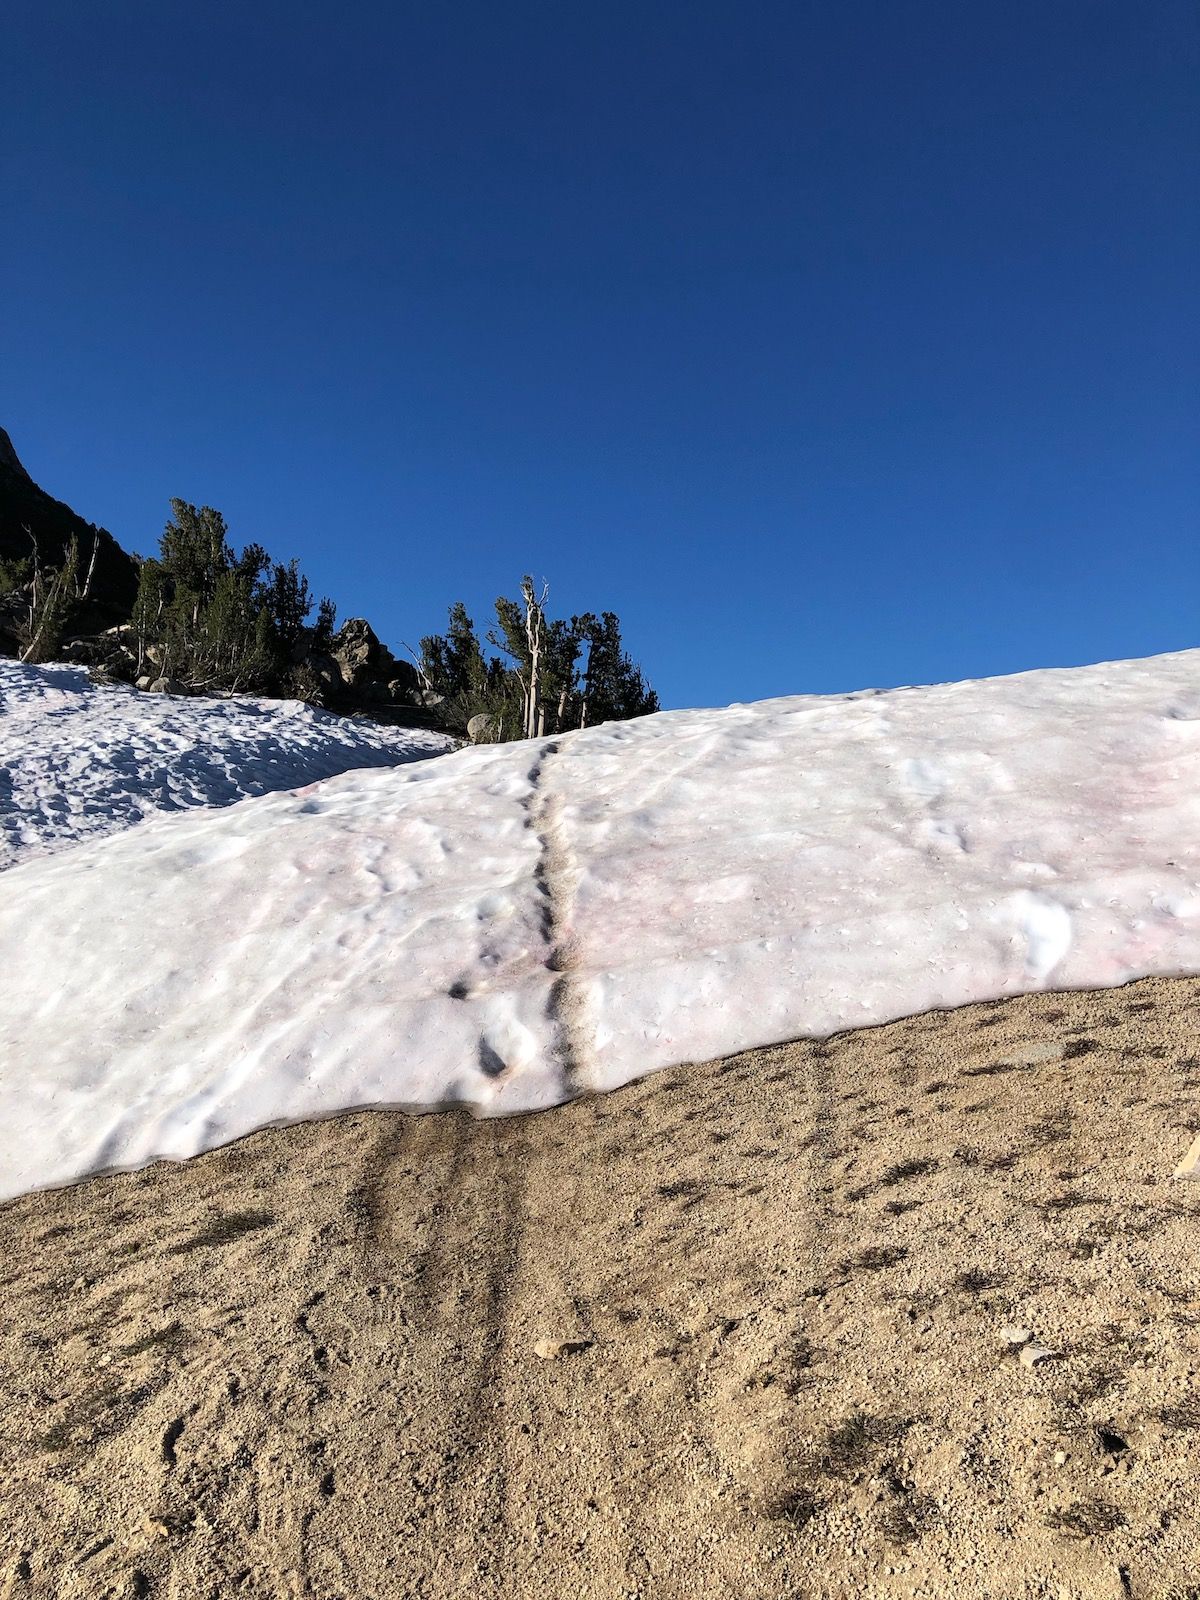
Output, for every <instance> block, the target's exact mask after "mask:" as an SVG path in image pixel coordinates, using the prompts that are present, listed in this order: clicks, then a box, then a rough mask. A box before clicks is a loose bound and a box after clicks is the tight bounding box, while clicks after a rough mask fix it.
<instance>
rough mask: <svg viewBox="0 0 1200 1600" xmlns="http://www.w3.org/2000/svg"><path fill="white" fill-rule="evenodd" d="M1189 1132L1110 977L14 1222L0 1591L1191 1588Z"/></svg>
mask: <svg viewBox="0 0 1200 1600" xmlns="http://www.w3.org/2000/svg"><path fill="white" fill-rule="evenodd" d="M1198 1127H1200V982H1197V981H1192V980H1177V981H1174V982H1164V981H1149V982H1145V983H1139V984H1135V985H1133V986H1131V987H1130V988H1128V989H1124V990H1121V991H1118V992H1109V993H1103V994H1093V995H1046V996H1039V997H1035V998H1032V999H1022V1000H1014V1001H1007V1002H1004V1003H1002V1004H999V1005H995V1006H976V1007H971V1008H968V1009H965V1010H962V1011H958V1012H953V1013H934V1014H930V1015H926V1016H922V1017H917V1018H915V1019H912V1020H909V1021H905V1022H900V1023H896V1024H894V1025H893V1026H890V1027H886V1028H880V1029H876V1030H872V1031H869V1032H861V1033H856V1034H852V1035H846V1036H843V1037H841V1038H838V1039H834V1040H831V1041H829V1042H828V1043H827V1044H824V1045H821V1044H797V1045H791V1046H787V1047H782V1048H777V1049H772V1050H763V1051H758V1052H754V1053H752V1054H748V1055H744V1056H739V1057H737V1058H734V1059H732V1060H728V1061H721V1062H711V1063H707V1064H704V1065H696V1066H689V1067H685V1068H681V1069H679V1070H677V1071H673V1072H670V1073H662V1074H659V1075H656V1076H654V1077H651V1078H649V1079H647V1080H646V1081H644V1082H643V1083H640V1084H637V1085H634V1086H632V1087H630V1088H628V1089H625V1090H622V1091H621V1092H619V1093H616V1094H613V1095H610V1096H607V1097H605V1098H600V1099H593V1100H586V1101H580V1102H577V1103H575V1104H573V1105H570V1106H566V1107H562V1108H559V1109H558V1110H555V1111H551V1112H546V1113H544V1114H542V1115H540V1116H536V1117H529V1118H524V1119H519V1120H514V1121H509V1122H492V1123H487V1122H484V1123H479V1122H473V1121H471V1120H470V1119H469V1118H467V1117H465V1116H460V1115H442V1116H430V1117H425V1118H407V1117H404V1116H401V1115H394V1114H384V1113H372V1114H366V1115H357V1116H353V1117H348V1118H345V1119H343V1120H339V1121H336V1122H329V1123H323V1124H318V1125H315V1126H314V1125H309V1126H304V1127H297V1128H291V1129H286V1130H276V1131H271V1132H267V1133H262V1134H258V1135H255V1136H254V1137H253V1138H250V1139H247V1140H244V1141H242V1142H241V1143H239V1144H237V1145H234V1146H231V1147H230V1148H228V1149H225V1150H221V1151H218V1152H216V1153H214V1154H212V1155H208V1156H202V1157H199V1158H197V1159H196V1160H194V1161H192V1162H190V1163H188V1164H186V1165H184V1166H169V1165H160V1166H158V1167H156V1168H154V1169H152V1170H150V1171H147V1172H144V1173H141V1174H137V1175H134V1176H124V1177H113V1178H103V1179H95V1180H92V1181H90V1182H88V1183H86V1184H83V1185H80V1186H79V1187H77V1188H74V1189H70V1190H65V1191H60V1192H57V1193H51V1194H40V1195H33V1196H29V1197H27V1198H25V1199H22V1200H19V1201H17V1202H15V1203H12V1204H10V1205H8V1206H6V1207H4V1208H3V1210H2V1211H0V1246H2V1248H3V1256H2V1272H3V1285H2V1293H0V1389H2V1391H3V1394H4V1413H3V1420H2V1440H0V1594H2V1595H4V1596H6V1597H10V1600H26V1597H28V1600H43V1597H45V1600H50V1597H54V1600H66V1597H68V1596H69V1597H72V1600H74V1597H81V1600H82V1597H86V1600H104V1597H116V1596H121V1597H135V1596H154V1597H176V1600H200V1597H203V1600H209V1597H211V1600H218V1597H222V1600H223V1597H226V1596H256V1597H257V1596H262V1597H271V1600H275V1597H312V1600H393V1597H400V1596H404V1597H414V1600H415V1597H421V1600H459V1597H462V1596H472V1597H478V1600H490V1597H493V1596H504V1597H511V1600H525V1597H529V1600H568V1597H569V1600H574V1597H580V1600H591V1597H597V1600H598V1597H605V1600H630V1597H640V1600H676V1597H680V1600H683V1597H686V1600H700V1597H705V1600H707V1597H714V1600H715V1597H718V1596H720V1597H723V1600H724V1597H730V1596H736V1597H742V1596H752V1597H764V1600H775V1597H778V1600H784V1597H788V1600H800V1597H805V1596H813V1597H817V1596H821V1597H824V1596H831V1597H832V1596H855V1597H858V1596H863V1595H867V1596H874V1595H878V1596H893V1595H902V1596H911V1595H926V1596H932V1595H939V1596H940V1595H954V1596H962V1597H968V1596H994V1597H996V1600H1021V1597H1026V1596H1029V1597H1032V1596H1043V1595H1044V1596H1053V1597H1055V1600H1060V1597H1076V1596H1078V1597H1086V1600H1103V1597H1107V1596H1114V1597H1119V1596H1134V1597H1137V1600H1143V1597H1144V1600H1185V1597H1188V1596H1191V1597H1196V1596H1200V1524H1198V1517H1197V1468H1198V1467H1200V1376H1198V1372H1200V1184H1189V1183H1181V1182H1174V1181H1173V1180H1172V1177H1171V1174H1172V1170H1173V1168H1174V1167H1175V1165H1176V1164H1177V1162H1178V1161H1179V1159H1180V1157H1181V1155H1182V1153H1183V1152H1184V1150H1185V1149H1186V1148H1187V1146H1188V1145H1189V1143H1190V1142H1191V1139H1192V1136H1193V1132H1194V1131H1195V1130H1196V1129H1197V1128H1198ZM1008 1324H1019V1325H1021V1326H1023V1327H1025V1328H1027V1329H1028V1330H1030V1331H1031V1333H1032V1334H1033V1336H1034V1338H1035V1339H1036V1341H1038V1342H1040V1343H1041V1344H1042V1345H1044V1346H1046V1347H1048V1348H1049V1349H1050V1350H1051V1351H1053V1352H1054V1354H1053V1355H1051V1356H1048V1357H1046V1358H1045V1359H1044V1360H1042V1361H1040V1362H1038V1363H1037V1364H1036V1365H1034V1366H1033V1367H1032V1368H1029V1367H1026V1366H1024V1365H1022V1364H1021V1362H1020V1361H1019V1359H1018V1357H1017V1354H1016V1350H1015V1349H1014V1348H1010V1347H1009V1346H1008V1345H1007V1344H1006V1343H1005V1340H1004V1337H1003V1335H1002V1332H1001V1330H1002V1329H1003V1328H1004V1327H1005V1326H1006V1325H1008ZM546 1341H549V1343H546Z"/></svg>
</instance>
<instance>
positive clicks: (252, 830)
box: [0, 651, 1200, 1195]
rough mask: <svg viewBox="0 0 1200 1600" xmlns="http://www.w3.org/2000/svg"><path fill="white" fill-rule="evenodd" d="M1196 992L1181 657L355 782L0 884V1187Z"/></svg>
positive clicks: (1195, 857)
mask: <svg viewBox="0 0 1200 1600" xmlns="http://www.w3.org/2000/svg"><path fill="white" fill-rule="evenodd" d="M1197 971H1200V652H1198V651H1192V652H1186V653H1181V654H1177V655H1171V656H1161V657H1157V658H1154V659H1151V660H1148V661H1135V662H1123V663H1116V664H1109V665H1104V666H1098V667H1088V668H1082V669H1078V670H1073V671H1046V672H1033V673H1026V674H1023V675H1021V676H1018V677H1012V678H1000V679H989V680H983V681H977V682H969V683H960V684H947V685H940V686H936V687H932V688H923V689H905V690H895V691H891V692H887V693H864V694H857V695H849V696H838V697H828V698H813V697H804V698H794V699H780V700H772V701H765V702H763V703H761V704H758V705H748V706H732V707H730V708H729V709H727V710H723V711H689V712H666V713H662V714H660V715H658V716H654V717H648V718H645V719H643V720H641V721H639V722H635V723H616V724H607V725H605V726H602V727H598V728H593V729H588V730H587V731H585V732H583V733H578V734H572V735H567V736H564V737H562V738H559V739H548V740H541V741H538V742H536V743H531V744H521V745H507V746H499V747H491V748H485V749H478V750H468V751H463V752H460V753H458V754H456V755H451V756H448V757H446V758H445V759H443V760H439V761H436V762H427V763H422V764H417V765H413V766H408V767H404V768H401V769H399V770H393V771H388V772H354V773H348V774H346V775H344V776H342V777H338V778H333V779H330V780H328V781H326V782H324V783H320V784H317V785H314V786H312V787H310V788H309V789H308V790H306V791H302V792H300V793H296V794H274V795H269V796H267V797H265V798H263V799H259V800H253V801H248V802H246V803H244V804H241V805H238V806H234V807H232V808H231V809H228V810H226V811H223V812H220V813H208V814H204V813H198V812H192V813H189V814H184V815H180V816H176V817H168V818H160V819H158V820H155V821H152V822H149V823H147V824H145V825H144V826H142V827H140V828H137V829H135V830H132V831H129V832H127V833H125V834H123V835H121V836H119V837H117V838H113V839H107V840H102V841H99V842H97V843H94V844H85V845H82V846H80V847H79V848H77V849H75V850H73V851H71V852H68V853H65V854H63V855H60V856H58V857H55V858H52V859H49V860H45V861H31V862H28V863H26V864H24V865H22V866H18V867H17V868H15V869H14V870H13V871H11V872H9V873H8V874H7V875H5V876H4V878H3V879H0V973H2V974H3V981H4V990H3V994H2V996H0V1062H2V1063H3V1071H2V1075H0V1193H3V1194H6V1195H9V1194H13V1193H16V1192H19V1191H21V1190H24V1189H27V1188H32V1187H36V1186H39V1185H48V1184H55V1183H63V1182H67V1181H70V1180H71V1179H73V1178H75V1177H78V1176H80V1175H83V1174H85V1173H89V1172H95V1171H100V1170H104V1169H107V1168H113V1167H133V1166H138V1165H141V1164H143V1163H145V1162H148V1161H150V1160H153V1159H154V1158H155V1157H158V1156H174V1157H183V1156H188V1155H191V1154H193V1153H195V1152H198V1151H200V1150H204V1149H209V1148H211V1147H213V1146H215V1145H218V1144H221V1143H223V1142H225V1141H227V1140H229V1139H232V1138H235V1137H237V1136H238V1135H240V1134H243V1133H246V1132H248V1131H250V1130H252V1129H254V1128H256V1127H261V1126H264V1125H266V1124H270V1123H274V1122H280V1121H293V1120H298V1119H302V1118H308V1117H317V1116H324V1115H329V1114H332V1113H334V1112H336V1111H339V1110H344V1109H348V1108H350V1107H357V1106H366V1105H398V1106H405V1107H409V1108H413V1109H427V1108H430V1107H433V1106H438V1105H444V1104H447V1103H450V1102H454V1101H463V1102H467V1103H469V1104H470V1105H472V1106H473V1107H475V1108H476V1109H478V1110H479V1111H481V1112H484V1113H489V1114H498V1113H505V1112H510V1111H525V1110H530V1109H533V1108H536V1107H540V1106H546V1105H550V1104H552V1103H554V1102H556V1101H558V1100H561V1099H563V1098H564V1097H566V1096H568V1095H571V1094H575V1093H579V1092H582V1091H584V1090H587V1089H610V1088H613V1087H615V1086H617V1085H618V1084H621V1083H624V1082H627V1081H628V1080H630V1079H631V1078H634V1077H636V1076H639V1075H640V1074H642V1073H645V1072H649V1071H652V1070H654V1069H656V1068H660V1067H664V1066H667V1065H669V1064H673V1063H677V1062H681V1061H687V1060H695V1059H702V1058H707V1057H711V1056H715V1055H718V1054H722V1053H726V1052H729V1051H732V1050H736V1049H740V1048H747V1047H750V1046H753V1045H758V1044H763V1043H768V1042H771V1041H774V1040H779V1039H784V1038H788V1037H798V1036H801V1035H818V1036H819V1035H825V1034H828V1033H831V1032H836V1031H838V1030H840V1029H843V1028H848V1027H855V1026H860V1025H863V1024H870V1023H876V1022H882V1021H885V1020H889V1019H892V1018H896V1017H899V1016H902V1015H905V1014H908V1013H912V1012H916V1011H921V1010H924V1009H926V1008H928V1007H932V1006H957V1005H961V1004H963V1003H965V1002H967V1001H974V1000H981V999H988V998H993V997H998V996H1001V995H1007V994H1014V993H1018V992H1023V991H1029V990H1035V989H1041V988H1093V987H1103V986H1106V985H1112V984H1119V983H1123V982H1125V981H1127V980H1128V979H1130V978H1132V977H1135V976H1142V975H1148V974H1160V975H1171V974H1177V973H1183V972H1197Z"/></svg>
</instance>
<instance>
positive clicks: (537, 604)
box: [521, 577, 550, 739]
mask: <svg viewBox="0 0 1200 1600" xmlns="http://www.w3.org/2000/svg"><path fill="white" fill-rule="evenodd" d="M549 594H550V585H549V584H548V583H543V584H542V592H541V594H538V592H537V590H536V589H535V588H534V586H533V579H532V578H528V577H526V578H522V580H521V600H522V602H523V604H524V606H525V639H526V642H527V644H528V646H529V683H528V686H525V684H524V681H523V680H522V688H523V689H524V700H525V737H526V738H527V739H533V738H535V737H536V735H537V732H538V688H539V686H540V680H541V658H542V645H543V643H544V642H545V638H546V600H547V597H548V596H549ZM544 726H545V719H544V717H543V727H544Z"/></svg>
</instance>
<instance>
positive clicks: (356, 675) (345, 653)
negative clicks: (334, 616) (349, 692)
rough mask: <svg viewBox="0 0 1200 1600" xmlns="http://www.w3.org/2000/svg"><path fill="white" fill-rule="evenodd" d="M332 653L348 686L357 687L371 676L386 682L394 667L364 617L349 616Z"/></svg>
mask: <svg viewBox="0 0 1200 1600" xmlns="http://www.w3.org/2000/svg"><path fill="white" fill-rule="evenodd" d="M331 653H332V656H333V659H334V661H335V662H336V663H337V668H338V671H339V673H340V674H341V678H342V682H343V684H344V685H345V686H346V688H347V689H360V688H361V687H362V685H363V684H365V683H366V682H368V681H369V680H370V679H371V678H380V679H382V680H383V681H384V682H386V681H387V679H388V678H389V677H391V676H392V675H393V673H394V670H395V667H396V662H395V659H394V657H393V656H392V653H391V651H390V650H388V649H386V648H385V647H384V646H383V645H382V644H380V642H379V638H378V635H377V634H376V632H375V630H374V628H372V626H371V624H370V623H369V622H367V621H366V620H365V619H364V618H363V617H351V618H350V620H349V621H348V622H346V623H343V625H342V628H341V631H340V632H339V633H338V634H337V636H336V637H335V638H334V641H333V650H332V652H331Z"/></svg>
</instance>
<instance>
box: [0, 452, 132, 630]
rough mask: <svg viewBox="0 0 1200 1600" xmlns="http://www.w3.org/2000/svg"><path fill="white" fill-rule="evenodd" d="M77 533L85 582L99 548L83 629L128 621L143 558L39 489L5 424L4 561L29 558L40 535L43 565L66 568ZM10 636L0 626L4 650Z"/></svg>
mask: <svg viewBox="0 0 1200 1600" xmlns="http://www.w3.org/2000/svg"><path fill="white" fill-rule="evenodd" d="M26 528H28V529H29V532H28V533H26V531H25V530H26ZM72 534H74V535H75V537H76V538H77V539H78V540H79V566H80V581H81V582H82V581H83V578H84V577H85V576H86V575H87V570H88V565H89V563H90V562H91V559H92V551H93V549H94V550H95V555H96V561H95V566H94V567H93V569H92V584H91V591H90V596H89V602H88V605H87V606H86V607H85V608H84V614H82V615H81V617H80V619H79V624H78V626H79V631H80V632H88V631H90V630H98V629H100V628H104V627H107V626H108V625H109V624H110V623H113V622H121V621H124V620H125V619H126V618H127V617H128V616H129V614H130V612H131V611H132V610H133V602H134V598H135V597H136V595H137V585H138V566H137V562H136V561H135V560H134V559H133V557H132V556H128V555H126V554H125V552H124V550H122V549H121V547H120V545H119V544H118V543H117V541H116V540H115V539H114V538H113V536H112V534H111V533H108V532H107V531H106V530H105V529H104V528H96V527H93V525H92V524H91V523H90V522H85V521H84V520H83V518H82V517H80V516H77V515H76V513H75V512H74V511H72V510H71V508H70V506H65V505H63V503H62V501H61V500H55V499H52V498H51V496H50V495H48V494H47V493H46V492H45V490H44V489H39V488H38V486H37V484H36V483H34V481H33V479H32V478H31V477H30V476H29V474H28V473H27V472H26V471H25V468H24V467H23V466H22V465H21V462H20V459H19V458H18V456H17V452H16V451H15V450H14V449H13V444H12V440H11V439H10V438H9V437H8V434H7V433H5V431H4V429H3V428H0V561H22V560H25V559H27V558H29V557H30V556H32V554H33V539H34V538H36V540H37V545H38V554H39V557H40V559H41V562H42V565H43V566H46V567H58V566H61V565H62V563H63V561H64V559H65V558H66V553H67V546H68V544H69V543H70V539H71V535H72ZM31 535H32V536H33V537H31ZM7 637H8V634H7V632H6V630H5V629H4V627H3V625H2V624H0V650H5V649H6V648H7V649H11V648H12V646H11V645H7V646H6V643H5V641H6V638H7Z"/></svg>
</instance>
